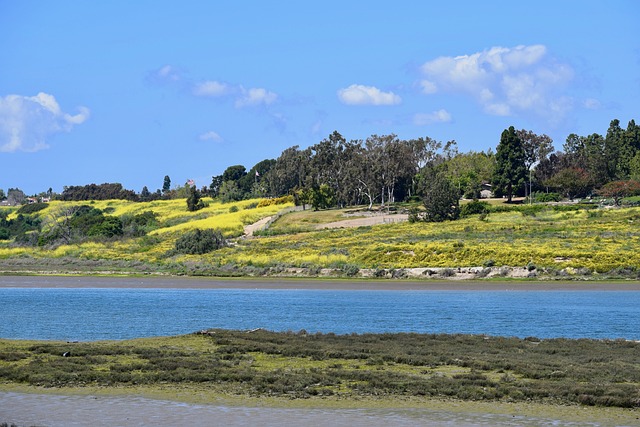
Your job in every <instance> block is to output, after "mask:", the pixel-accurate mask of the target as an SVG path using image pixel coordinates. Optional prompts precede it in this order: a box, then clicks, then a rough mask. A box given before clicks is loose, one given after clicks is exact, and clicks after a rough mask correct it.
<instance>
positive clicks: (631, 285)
mask: <svg viewBox="0 0 640 427" xmlns="http://www.w3.org/2000/svg"><path fill="white" fill-rule="evenodd" d="M0 288H149V289H153V288H157V289H315V290H325V289H326V290H400V291H407V290H424V291H443V290H460V291H573V290H575V291H639V290H640V282H637V281H624V282H623V281H616V282H596V281H594V282H578V281H576V282H555V281H516V280H514V281H502V282H491V281H410V280H355V279H352V280H345V279H342V280H340V279H335V280H329V279H283V278H233V279H226V278H224V279H223V278H202V277H198V278H194V277H151V276H144V277H113V276H109V277H103V276H75V275H74V276H0Z"/></svg>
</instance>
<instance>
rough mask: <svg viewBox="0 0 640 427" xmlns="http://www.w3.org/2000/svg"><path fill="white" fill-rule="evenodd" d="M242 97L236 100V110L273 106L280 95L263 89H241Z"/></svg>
mask: <svg viewBox="0 0 640 427" xmlns="http://www.w3.org/2000/svg"><path fill="white" fill-rule="evenodd" d="M240 92H241V96H240V97H239V98H238V99H236V101H235V104H234V105H235V106H236V108H243V107H255V106H258V105H269V104H273V103H274V102H275V101H276V99H278V95H276V94H275V93H273V92H270V91H268V90H266V89H263V88H251V89H245V88H240Z"/></svg>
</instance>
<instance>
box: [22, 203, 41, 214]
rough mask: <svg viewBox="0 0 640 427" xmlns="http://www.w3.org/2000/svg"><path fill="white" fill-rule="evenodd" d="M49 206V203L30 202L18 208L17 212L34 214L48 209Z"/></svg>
mask: <svg viewBox="0 0 640 427" xmlns="http://www.w3.org/2000/svg"><path fill="white" fill-rule="evenodd" d="M47 206H49V204H48V203H29V204H28V205H22V206H21V207H20V209H18V211H17V213H19V214H32V213H35V212H39V211H41V210H43V209H46V207H47Z"/></svg>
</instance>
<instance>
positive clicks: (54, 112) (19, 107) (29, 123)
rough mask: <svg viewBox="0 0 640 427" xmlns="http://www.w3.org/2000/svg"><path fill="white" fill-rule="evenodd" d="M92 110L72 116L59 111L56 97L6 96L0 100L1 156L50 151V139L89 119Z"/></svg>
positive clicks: (41, 95)
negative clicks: (16, 152)
mask: <svg viewBox="0 0 640 427" xmlns="http://www.w3.org/2000/svg"><path fill="white" fill-rule="evenodd" d="M89 114H90V112H89V109H88V108H86V107H78V113H77V114H75V115H71V114H68V113H65V112H63V111H62V109H61V108H60V105H59V104H58V102H57V101H56V99H55V97H54V96H53V95H49V94H47V93H44V92H40V93H38V94H37V95H36V96H22V95H7V96H5V97H0V152H8V153H12V152H15V151H27V152H34V151H39V150H42V149H45V148H48V145H47V139H48V138H49V137H50V136H52V135H54V134H56V133H60V132H69V131H71V129H72V128H73V126H75V125H79V124H81V123H83V122H84V121H86V120H87V119H88V118H89Z"/></svg>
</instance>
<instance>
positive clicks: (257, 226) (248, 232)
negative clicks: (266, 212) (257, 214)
mask: <svg viewBox="0 0 640 427" xmlns="http://www.w3.org/2000/svg"><path fill="white" fill-rule="evenodd" d="M271 218H272V217H270V216H267V217H264V218H262V219H261V220H260V221H258V222H254V223H253V224H249V225H245V226H244V235H245V236H246V237H252V236H253V233H255V232H256V231H258V230H262V229H263V228H264V227H265V226H266V225H267V223H268V222H269V221H271Z"/></svg>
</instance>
